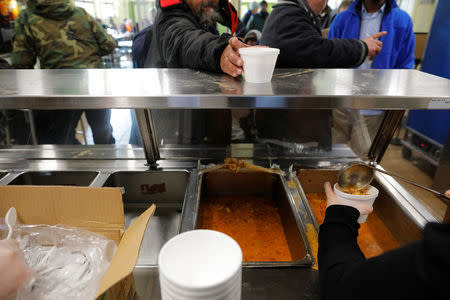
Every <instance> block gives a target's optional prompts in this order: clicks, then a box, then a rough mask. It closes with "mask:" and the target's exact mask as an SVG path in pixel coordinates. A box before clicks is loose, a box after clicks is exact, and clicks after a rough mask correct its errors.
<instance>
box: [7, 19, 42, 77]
mask: <svg viewBox="0 0 450 300" xmlns="http://www.w3.org/2000/svg"><path fill="white" fill-rule="evenodd" d="M26 18H27V15H26V11H23V12H20V14H19V17H18V18H17V21H16V24H15V28H14V39H13V51H12V57H11V63H12V66H13V68H15V69H33V67H34V65H35V64H36V57H37V54H36V50H35V46H34V43H33V39H32V36H31V34H30V32H29V29H28V28H26V26H25V22H24V21H25V20H26Z"/></svg>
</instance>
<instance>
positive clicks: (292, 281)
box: [133, 266, 320, 300]
mask: <svg viewBox="0 0 450 300" xmlns="http://www.w3.org/2000/svg"><path fill="white" fill-rule="evenodd" d="M133 273H134V278H135V283H136V293H137V299H152V300H159V299H161V292H160V285H159V278H158V276H159V275H158V268H154V267H139V266H138V267H136V268H135V269H134V272H133ZM319 290H320V288H319V272H318V271H316V270H313V269H311V268H270V269H263V268H243V269H242V298H241V299H243V300H253V299H258V300H273V299H283V300H297V299H309V300H318V299H320V292H319Z"/></svg>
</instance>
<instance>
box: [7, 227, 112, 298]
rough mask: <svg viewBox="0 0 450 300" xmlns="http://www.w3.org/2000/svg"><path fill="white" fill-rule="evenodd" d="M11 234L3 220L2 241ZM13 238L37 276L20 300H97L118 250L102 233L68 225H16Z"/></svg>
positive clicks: (22, 292) (21, 293) (22, 293)
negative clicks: (105, 275)
mask: <svg viewBox="0 0 450 300" xmlns="http://www.w3.org/2000/svg"><path fill="white" fill-rule="evenodd" d="M7 233H8V228H7V226H6V225H5V222H4V219H0V238H5V237H6V235H7ZM13 238H14V239H16V240H17V241H18V243H19V246H20V249H22V251H23V253H24V256H25V260H26V261H27V263H28V265H29V266H30V267H31V268H32V269H33V270H34V271H35V273H36V276H35V277H34V279H33V280H31V281H30V282H28V283H26V284H25V285H24V286H23V287H22V288H21V289H19V291H18V292H17V294H16V297H15V299H16V300H22V299H33V300H35V299H36V300H40V299H46V300H47V299H94V297H95V295H96V292H97V290H98V288H99V287H100V284H101V281H102V278H103V276H104V274H105V272H106V270H107V269H108V266H109V263H110V262H111V259H112V257H113V256H114V253H115V250H116V244H115V242H114V241H112V240H110V239H107V238H106V237H104V236H102V235H100V234H96V233H93V232H90V231H87V230H83V229H79V228H74V227H68V226H64V225H56V226H49V225H21V224H16V226H15V227H14V234H13Z"/></svg>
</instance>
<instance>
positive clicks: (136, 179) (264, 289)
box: [0, 146, 436, 300]
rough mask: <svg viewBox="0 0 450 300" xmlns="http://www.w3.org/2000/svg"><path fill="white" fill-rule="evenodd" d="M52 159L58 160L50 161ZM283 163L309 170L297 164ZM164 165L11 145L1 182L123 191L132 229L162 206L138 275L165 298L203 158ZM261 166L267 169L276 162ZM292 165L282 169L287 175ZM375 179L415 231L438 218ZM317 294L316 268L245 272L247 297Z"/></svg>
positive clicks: (140, 284) (0, 162)
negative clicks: (170, 252) (162, 260)
mask: <svg viewBox="0 0 450 300" xmlns="http://www.w3.org/2000/svg"><path fill="white" fill-rule="evenodd" d="M341 151H342V149H341ZM83 153H84V155H81V154H83ZM5 154H7V155H5ZM49 154H52V155H53V156H54V157H53V159H45V157H46V156H48V155H49ZM341 159H342V158H341ZM348 159H351V160H354V159H355V158H354V157H353V158H352V157H348ZM285 161H286V162H290V163H292V162H295V163H296V164H300V165H302V166H303V163H301V162H300V161H299V160H297V159H294V160H289V159H286V160H285ZM274 162H278V161H274ZM342 162H346V161H345V160H344V161H342ZM309 163H311V164H312V166H314V167H324V166H328V167H334V168H338V167H339V159H338V160H333V159H331V157H324V158H323V161H321V160H320V159H319V158H318V157H316V158H312V159H311V161H310V162H307V164H306V165H308V164H309ZM158 164H159V166H160V167H161V168H158V169H156V170H148V167H146V166H145V160H143V154H142V152H141V150H140V149H139V148H133V147H131V146H127V147H120V146H95V147H85V146H84V147H83V146H80V147H73V146H41V147H36V148H35V149H33V148H30V147H13V148H7V149H0V185H7V184H20V185H28V184H39V185H52V184H60V185H79V186H88V185H89V186H95V187H101V186H115V187H121V188H122V191H123V193H124V194H123V199H124V204H125V221H126V226H129V224H130V223H131V222H132V221H133V219H135V218H136V217H137V216H138V215H139V214H140V213H141V212H142V211H143V209H145V207H147V206H148V205H149V204H150V203H156V204H157V210H156V212H155V215H154V216H153V217H152V218H151V220H150V223H149V226H148V227H147V231H146V233H145V235H144V239H143V242H142V247H141V251H140V255H139V258H138V262H137V265H136V268H135V270H134V276H135V282H136V290H137V295H138V299H160V297H161V295H160V288H159V279H158V269H157V256H158V254H159V251H160V248H161V247H162V245H163V244H164V243H165V242H166V241H167V240H169V239H170V238H171V237H172V236H174V235H176V234H177V233H178V232H179V228H180V224H181V223H182V217H183V212H182V207H183V203H187V201H186V197H189V195H190V194H191V193H190V191H191V190H192V189H191V188H192V187H193V188H194V190H196V188H197V186H196V185H192V186H191V187H190V186H189V182H190V180H189V181H188V180H187V178H188V177H193V178H197V176H198V174H197V173H196V170H195V169H196V167H197V161H159V162H158ZM257 164H258V165H262V166H267V165H269V164H270V160H266V161H262V162H257ZM287 167H288V166H284V167H283V169H284V170H285V171H287ZM2 176H3V177H2ZM377 181H378V183H379V184H381V185H382V186H383V188H384V190H385V196H386V197H392V199H393V201H395V203H396V205H397V206H399V207H401V209H402V211H403V212H404V215H405V216H407V217H408V218H409V219H410V220H411V221H412V222H413V223H414V224H415V225H414V226H415V227H418V228H422V227H423V226H424V225H425V224H426V223H427V222H433V221H436V219H435V218H434V217H433V216H432V215H431V214H430V213H429V212H428V211H427V210H426V209H425V208H424V207H423V206H421V205H420V203H418V201H417V200H416V199H414V198H413V197H412V196H411V195H410V194H409V193H408V192H407V191H405V190H404V189H403V188H402V187H401V186H400V184H398V183H397V182H396V181H395V180H394V179H393V178H392V177H390V176H387V175H384V174H378V175H377ZM143 185H144V187H143ZM161 186H163V188H162V189H160V187H161ZM288 186H290V189H289V190H290V191H291V195H292V199H293V201H294V202H295V203H296V205H297V206H298V211H299V213H304V210H302V208H301V206H300V202H301V199H300V198H301V197H300V196H299V195H298V192H299V191H301V190H299V189H298V186H296V185H295V183H294V184H291V185H288ZM185 191H188V192H187V193H185ZM394 219H395V218H392V220H394ZM395 220H396V221H399V220H397V219H395ZM400 221H401V220H400ZM319 296H320V295H319V287H318V272H317V271H316V270H314V269H312V268H310V267H285V268H280V267H278V268H243V279H242V299H244V300H245V299H319Z"/></svg>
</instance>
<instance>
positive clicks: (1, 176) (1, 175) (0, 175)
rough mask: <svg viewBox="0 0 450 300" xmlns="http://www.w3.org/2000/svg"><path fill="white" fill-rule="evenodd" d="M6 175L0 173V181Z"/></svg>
mask: <svg viewBox="0 0 450 300" xmlns="http://www.w3.org/2000/svg"><path fill="white" fill-rule="evenodd" d="M6 174H8V172H0V180H1V179H2V178H3V176H5V175H6Z"/></svg>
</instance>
